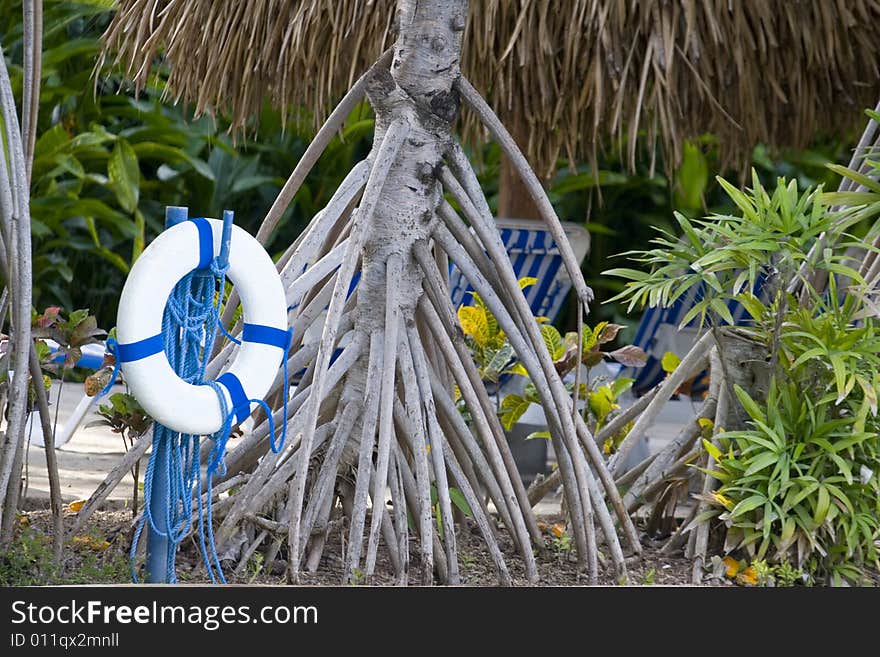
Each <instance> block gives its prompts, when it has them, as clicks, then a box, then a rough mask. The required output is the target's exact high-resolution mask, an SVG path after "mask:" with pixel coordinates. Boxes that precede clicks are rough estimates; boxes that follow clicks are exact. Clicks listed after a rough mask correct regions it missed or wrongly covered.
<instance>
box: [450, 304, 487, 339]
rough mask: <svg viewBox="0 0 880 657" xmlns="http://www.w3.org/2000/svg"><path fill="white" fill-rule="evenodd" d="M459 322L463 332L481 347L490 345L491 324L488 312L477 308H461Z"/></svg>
mask: <svg viewBox="0 0 880 657" xmlns="http://www.w3.org/2000/svg"><path fill="white" fill-rule="evenodd" d="M458 322H459V323H460V324H461V330H462V331H464V334H465V335H466V336H468V337H469V338H472V339H473V341H474V342H475V343H476V344H477V345H478V346H480V347H485V346H487V345H488V344H489V338H490V335H489V322H488V320H487V319H486V311H485V310H484V309H483V308H480V307H477V306H461V307H460V308H459V309H458Z"/></svg>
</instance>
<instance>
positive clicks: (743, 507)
mask: <svg viewBox="0 0 880 657" xmlns="http://www.w3.org/2000/svg"><path fill="white" fill-rule="evenodd" d="M766 501H767V498H766V497H764V496H763V495H752V496H750V497H747V498H746V499H744V500H743V501H741V502H740V503H738V504H737V505H736V506H735V507H733V510H732V511H731V512H730V517H731V519H733V518H738V517H739V516H741V515H744V514H746V513H748V512H749V511H752V510H753V509H757V508H758V507H759V506H761V505H762V504H764V502H766Z"/></svg>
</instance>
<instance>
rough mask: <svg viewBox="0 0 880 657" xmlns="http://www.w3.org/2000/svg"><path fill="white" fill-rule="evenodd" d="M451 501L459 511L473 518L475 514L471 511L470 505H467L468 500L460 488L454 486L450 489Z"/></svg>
mask: <svg viewBox="0 0 880 657" xmlns="http://www.w3.org/2000/svg"><path fill="white" fill-rule="evenodd" d="M449 499H450V500H451V501H452V503H453V504H454V505H455V506H457V507H458V509H459V511H461V512H462V513H463V514H465V515H466V516H470V517H473V515H474V512H473V511H472V510H471V506H470V504H468V503H467V499H465V496H464V493H462V492H461V491H460V490H459V489H458V488H455V487H454V486H450V487H449Z"/></svg>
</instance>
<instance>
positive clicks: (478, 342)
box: [458, 278, 647, 452]
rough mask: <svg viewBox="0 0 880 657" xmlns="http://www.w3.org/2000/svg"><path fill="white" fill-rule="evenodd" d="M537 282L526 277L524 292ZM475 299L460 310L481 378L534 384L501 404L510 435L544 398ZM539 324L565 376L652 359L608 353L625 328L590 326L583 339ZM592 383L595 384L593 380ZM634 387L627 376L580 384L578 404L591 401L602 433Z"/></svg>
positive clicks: (588, 415)
mask: <svg viewBox="0 0 880 657" xmlns="http://www.w3.org/2000/svg"><path fill="white" fill-rule="evenodd" d="M536 282H537V281H536V279H534V278H524V279H521V280H520V287H521V288H522V287H526V286H528V285H534V284H535V283H536ZM473 296H474V305H473V306H461V307H460V308H459V309H458V320H459V324H460V325H461V329H462V332H463V333H464V336H465V340H466V342H467V344H468V346H469V347H470V350H471V353H472V355H473V358H474V362H475V363H476V365H477V367H478V369H479V371H480V375H481V377H482V378H483V379H484V380H487V381H491V382H493V383H498V380H499V377H500V375H501V374H503V373H508V374H516V375H520V376H524V377H526V378H528V379H529V382H528V383H527V384H526V386H525V389H524V392H523V394H516V393H512V394H508V395H505V397H504V398H503V399H502V400H501V404H500V406H499V410H498V415H499V417H500V419H501V424H502V426H503V427H504V428H505V429H506V430H508V431H510V430H511V429H512V428H513V425H514V424H516V423H517V422H518V421H519V419H520V418H521V417H522V416H523V414H524V413H525V412H526V411H527V410H528V409H529V407H530V406H531V405H532V404H539V403H540V402H541V399H540V396H539V395H538V391H537V390H536V388H535V386H534V383H533V382H532V381H531V378H530V376H529V373H528V371H527V370H526V369H525V367H523V365H522V363H519V362H516V354H515V353H514V351H513V348H512V347H511V345H510V343H509V342H508V341H507V337H506V336H505V335H504V332H503V331H502V330H501V329H500V327H499V326H498V322H497V320H496V319H495V317H494V316H493V315H492V313H491V311H490V310H489V308H488V307H487V306H486V305H485V303H484V302H483V300H482V299H480V297H479V295H477V294H474V295H473ZM535 321H536V322H537V323H538V324H539V327H540V330H541V337H542V338H543V340H544V345H545V346H546V347H547V351H548V353H549V354H550V357H551V359H552V360H553V365H554V367H555V369H556V371H557V372H558V373H559V375H560V376H562V377H565V376H567V375H569V374H571V373H572V372H574V370H575V368H577V367H580V366H581V365H585V366H586V367H587V368H591V367H594V366H595V365H598V364H599V363H600V362H602V360H604V359H608V360H615V361H618V362H620V363H622V364H624V365H627V366H634V367H641V366H643V365H644V364H645V362H646V360H647V356H646V355H645V352H644V351H642V350H641V349H640V348H638V347H634V346H631V345H625V346H623V347H620V348H618V349H614V350H611V351H603V349H604V348H605V346H606V345H609V344H610V343H612V342H614V341H615V340H616V339H617V337H618V335H619V334H620V332H621V330H622V329H623V328H624V326H622V325H620V324H614V323H611V322H599V323H598V324H596V326H595V327H594V328H590V327H589V326H584V327H583V333H582V335H581V336H580V339H579V337H578V334H577V332H569V333H566V334H565V335H563V334H561V333H560V332H559V329H557V328H556V327H555V326H552V325H551V324H547V323H545V322H544V318H539V317H536V318H535ZM579 343H580V344H579ZM586 379H587V380H588V381H589V380H590V378H589V376H587V377H586ZM632 383H633V380H632V379H628V378H623V377H621V378H618V379H614V380H612V381H610V382H606V381H604V380H593V381H592V382H591V383H581V384H580V390H579V391H578V399H580V400H583V401H584V402H585V403H584V404H583V413H584V417H585V419H586V420H587V422H588V423H589V424H590V425H591V427H592V428H593V429H594V430H598V429H600V428H601V427H602V426H603V425H604V424H605V423H606V422H608V421H609V420H610V419H612V418H613V417H614V415H615V414H616V412H617V411H618V410H619V408H620V406H619V404H618V403H617V400H618V399H619V397H620V395H622V394H623V393H624V392H625V391H626V390H628V389H629V388H630V387H631V386H632ZM568 390H569V392H570V393H572V394H574V382H571V383H569V384H568ZM629 428H630V427H629V426H626V427H624V429H623V430H622V431H621V432H619V433H618V435H616V436H613V437H612V438H609V440H608V441H607V443H606V451H608V452H610V451H612V450H613V449H614V448H615V447H616V446H617V445H618V444H619V443H620V441H621V440H623V438H624V436H625V435H626V432H627V431H629ZM549 437H550V434H549V433H548V432H546V431H537V432H534V433H532V434H530V436H529V438H549Z"/></svg>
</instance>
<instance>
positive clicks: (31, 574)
mask: <svg viewBox="0 0 880 657" xmlns="http://www.w3.org/2000/svg"><path fill="white" fill-rule="evenodd" d="M66 513H67V517H66V518H65V520H66V524H67V525H68V529H69V527H70V526H72V524H73V518H74V517H75V516H74V514H72V513H70V512H66ZM556 520H558V519H556V518H552V517H550V518H544V519H542V525H541V526H542V527H544V528H545V529H546V536H547V544H548V548H547V549H546V550H543V551H542V552H540V553H539V554H538V555H537V561H538V570H539V573H540V581H539V583H538V586H579V585H585V584H587V580H586V578H585V577H584V576H583V575H582V574H580V573H579V572H578V568H577V563H576V561H575V558H574V555H573V552H572V550H571V548H570V542H569V541H568V540H567V536H566V535H565V534H562V535H561V536H556V535H555V534H554V526H555V527H556V528H557V531H558V527H559V526H558V525H556V523H555V521H556ZM50 524H51V519H50V516H49V512H48V511H29V512H27V513H25V514H23V515H22V516H21V520H20V527H19V530H18V537H17V540H16V546H15V550H14V553H10V554H8V555H0V584H6V585H9V584H16V583H20V584H48V583H55V584H62V583H64V584H70V583H104V584H126V583H129V582H130V581H131V580H130V575H129V567H128V554H129V549H130V547H131V539H132V535H133V528H132V520H131V512H130V511H128V510H120V511H98V512H96V513H95V514H94V515H93V516H92V518H91V520H90V523H89V524H90V530H89V531H88V533H86V534H83V535H81V536H73V537H69V538H68V544H67V545H66V546H65V558H64V563H63V568H59V567H58V564H55V563H54V562H53V561H52V559H51V537H50V535H49V534H50ZM457 541H458V548H459V553H460V554H459V563H460V571H461V579H462V584H464V585H468V586H497V585H498V579H497V576H496V572H495V568H494V565H493V564H492V561H491V559H490V557H489V555H488V553H487V551H486V549H485V544H484V543H483V540H482V538H481V537H480V536H479V534H478V533H477V532H476V529H475V528H471V527H462V528H460V529H459V531H458V534H457ZM343 544H344V541H343V540H341V536H340V534H339V532H338V531H337V532H336V533H335V535H333V534H331V536H330V537H329V541H328V543H327V546H326V549H325V551H324V555H323V557H322V559H321V564H320V566H319V568H318V572H316V573H306V574H304V575H303V577H302V579H301V583H302V584H304V585H319V586H320V585H339V584H341V583H342V576H343V564H344V561H343V556H344V554H343ZM499 545H500V547H501V549H502V551H503V552H504V556H505V560H506V562H507V565H508V568H509V569H510V571H511V575H512V576H513V579H514V584H515V585H519V586H525V585H528V581H527V580H526V577H525V573H524V570H523V565H522V562H521V560H520V559H519V557H518V555H517V554H516V551H515V549H514V546H513V542H512V540H511V539H510V537H509V536H507V535H506V534H505V533H504V532H503V531H502V532H501V535H500V536H499ZM411 548H412V549H411V554H412V557H411V558H412V561H411V563H410V571H411V572H412V573H416V572H417V570H418V549H417V546H416V545H412V546H411ZM281 556H282V558H283V556H284V555H283V554H282V555H281ZM13 557H14V558H13ZM139 561H142V557H139ZM177 564H178V569H177V576H178V579H179V581H180V582H181V583H192V584H198V583H206V582H209V581H210V580H209V579H208V577H207V574H206V571H205V569H204V566H203V565H202V560H201V556H200V554H199V550H198V546H197V541H196V540H195V539H192V540H187V541H185V542H184V543H183V544H182V546H181V551H180V554H179V556H178V560H177ZM285 565H286V564H285V562H284V561H282V560H280V559H279V560H276V561H274V562H272V563H270V564H263V563H262V562H260V561H257V560H254V561H252V562H251V563H250V564H248V567H247V569H246V570H245V572H244V573H242V574H241V575H239V576H234V575H232V574H231V571H232V568H231V567H229V568H226V569H225V571H226V577H227V579H228V581H229V582H230V583H235V584H267V585H271V584H284V583H285V576H284V568H285ZM609 565H610V563H609ZM600 569H601V573H600V577H599V583H600V584H601V585H616V584H620V583H621V582H618V581H617V578H616V576H615V574H614V572H613V569H611V568H610V567H607V566H606V565H605V564H601V563H600ZM376 571H377V575H376V576H375V578H374V579H373V580H372V582H371V583H372V584H375V585H391V584H394V578H393V575H392V569H391V565H390V561H389V559H388V555H387V553H386V552H385V550H384V546H383V547H382V548H381V549H380V553H379V559H378V563H377V568H376ZM690 571H691V565H690V562H689V561H688V560H686V559H684V558H683V557H682V556H673V557H670V556H666V555H662V554H660V553H659V551H658V550H656V549H654V548H646V549H645V553H644V555H643V557H642V558H641V559H638V560H632V561H631V562H630V564H629V580H628V582H627V584H629V585H652V584H656V585H667V586H669V585H672V586H686V585H690ZM4 580H5V581H4Z"/></svg>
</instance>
